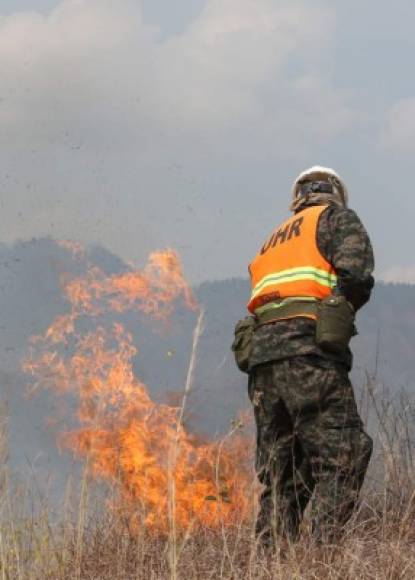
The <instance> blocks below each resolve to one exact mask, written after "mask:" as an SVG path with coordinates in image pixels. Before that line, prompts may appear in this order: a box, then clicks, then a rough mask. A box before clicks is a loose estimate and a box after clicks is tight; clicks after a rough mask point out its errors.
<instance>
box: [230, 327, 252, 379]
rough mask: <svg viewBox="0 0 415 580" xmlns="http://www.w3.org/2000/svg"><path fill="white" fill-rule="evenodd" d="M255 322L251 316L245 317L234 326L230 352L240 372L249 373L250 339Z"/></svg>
mask: <svg viewBox="0 0 415 580" xmlns="http://www.w3.org/2000/svg"><path fill="white" fill-rule="evenodd" d="M256 325H257V321H256V319H255V318H254V317H253V316H247V317H246V318H244V319H243V320H240V321H239V322H238V323H237V324H236V326H235V338H234V341H233V343H232V351H233V354H234V356H235V362H236V364H237V366H238V368H239V370H240V371H242V372H243V373H247V372H249V359H250V357H251V349H252V337H253V335H254V331H255V327H256Z"/></svg>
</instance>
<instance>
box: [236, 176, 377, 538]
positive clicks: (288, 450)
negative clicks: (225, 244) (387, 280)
mask: <svg viewBox="0 0 415 580" xmlns="http://www.w3.org/2000/svg"><path fill="white" fill-rule="evenodd" d="M290 209H291V211H292V213H293V215H292V217H290V218H289V219H288V220H287V221H286V222H285V223H283V224H282V225H280V226H279V227H277V228H276V229H275V230H274V232H272V234H271V235H270V236H269V238H268V239H267V240H266V241H265V243H264V244H263V246H262V247H261V249H260V250H259V252H258V254H257V255H256V256H255V258H254V259H253V261H252V262H251V264H250V266H249V272H250V276H251V284H252V295H251V299H250V302H249V304H248V309H249V311H250V312H251V315H252V316H251V317H250V319H249V320H250V323H251V325H250V328H251V333H250V335H249V336H250V340H249V341H248V342H249V361H248V372H249V397H250V399H251V402H252V404H253V408H254V414H255V421H256V427H257V453H256V468H257V474H258V478H259V480H260V482H261V483H262V485H263V492H262V495H261V498H260V511H259V516H258V520H257V533H258V536H259V537H260V538H261V540H262V541H263V542H264V543H266V544H270V543H271V544H272V545H275V541H276V539H277V537H281V536H284V537H286V538H289V539H291V540H294V541H295V539H296V538H297V537H298V535H299V528H300V523H301V520H302V516H303V513H304V510H305V508H306V506H307V505H308V503H309V501H311V522H312V531H313V534H314V536H315V537H316V538H317V539H318V540H319V541H333V540H334V539H335V538H337V537H339V534H341V531H342V529H343V528H344V525H345V524H346V522H347V521H348V520H349V518H350V516H351V514H352V513H353V510H354V508H355V506H356V502H357V500H358V495H359V491H360V488H361V486H362V483H363V480H364V477H365V473H366V469H367V466H368V463H369V460H370V456H371V453H372V440H371V438H370V437H369V435H368V434H367V433H366V432H365V430H364V427H363V424H362V420H361V418H360V416H359V413H358V410H357V407H356V401H355V395H354V392H353V387H352V384H351V382H350V379H349V372H350V370H351V368H352V353H351V351H350V348H349V341H350V338H351V337H352V335H353V334H354V329H355V326H354V317H355V313H356V312H357V311H358V310H359V309H360V308H361V307H362V306H363V305H364V304H365V303H366V302H368V300H369V298H370V295H371V291H372V288H373V285H374V280H373V276H372V273H373V270H374V258H373V250H372V245H371V242H370V239H369V237H368V234H367V232H366V230H365V228H364V226H363V225H362V222H361V221H360V219H359V217H358V216H357V215H356V213H355V212H354V211H353V210H351V209H349V208H348V192H347V188H346V185H345V183H344V182H343V180H342V179H341V177H340V176H339V175H338V174H337V173H336V172H335V171H333V170H332V169H329V168H326V167H318V166H316V167H312V168H310V169H308V170H307V171H304V172H303V173H301V174H300V175H299V176H298V177H297V179H296V180H295V182H294V185H293V189H292V203H291V206H290ZM245 370H246V369H245Z"/></svg>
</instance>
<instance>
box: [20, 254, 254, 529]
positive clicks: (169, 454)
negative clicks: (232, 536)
mask: <svg viewBox="0 0 415 580" xmlns="http://www.w3.org/2000/svg"><path fill="white" fill-rule="evenodd" d="M64 291H65V295H66V297H67V299H68V301H69V303H70V305H71V311H70V313H69V314H65V315H61V316H59V317H57V318H56V320H55V321H54V322H53V323H52V324H51V326H50V327H49V328H48V330H47V331H46V333H45V334H44V335H43V336H41V337H35V338H34V339H33V340H32V351H31V354H30V356H29V358H28V359H27V360H26V361H25V364H24V368H25V370H26V371H27V372H28V373H30V374H31V375H32V376H33V377H34V378H35V379H36V384H37V385H38V386H39V385H40V386H42V387H45V388H53V389H58V390H59V391H64V392H70V393H74V394H76V396H77V399H78V402H79V405H78V411H77V420H78V423H79V428H78V429H76V430H72V431H70V432H66V433H63V434H61V436H60V443H61V445H62V447H63V448H65V449H69V450H72V451H73V452H74V453H75V454H77V455H78V456H79V457H81V458H84V459H87V460H88V465H89V468H90V472H91V474H92V475H93V476H94V477H95V478H101V479H104V480H106V481H108V482H110V483H111V484H113V485H115V486H117V489H119V491H120V499H121V500H122V504H123V506H127V508H128V511H129V513H130V516H131V522H132V523H135V524H136V525H138V524H139V523H141V522H143V523H145V525H146V526H148V528H149V529H151V530H154V531H165V530H166V529H167V527H168V519H169V514H170V517H171V515H172V506H173V512H174V518H175V525H177V528H178V529H186V528H187V527H188V526H190V525H197V524H204V525H208V526H210V527H215V526H217V525H219V524H221V523H229V522H232V521H236V520H239V521H240V519H241V518H244V517H247V515H248V513H249V510H250V500H249V499H248V497H247V496H248V495H249V494H247V490H248V489H249V488H250V485H251V481H252V476H251V473H250V469H249V467H248V465H249V460H250V449H249V446H247V445H246V441H244V440H243V439H242V438H241V436H237V437H236V436H234V437H230V438H228V440H227V441H226V442H225V443H222V444H221V443H219V442H209V443H207V442H202V441H199V440H198V439H197V438H196V437H195V436H194V435H191V434H189V433H188V432H186V430H185V429H184V428H183V426H182V425H181V424H180V419H179V417H180V412H179V409H178V408H177V407H172V406H168V405H161V404H156V403H155V402H154V401H152V399H151V398H150V396H149V393H148V390H147V388H146V386H145V385H144V384H143V383H141V382H140V381H139V380H138V379H137V378H136V377H135V376H134V372H133V359H134V356H135V355H136V353H137V349H136V347H135V346H134V344H133V340H132V336H131V334H130V333H129V332H127V330H126V329H125V328H124V327H123V326H122V325H121V324H119V323H116V324H113V326H112V328H110V329H106V328H104V327H103V326H102V325H99V324H98V323H97V324H96V328H95V329H94V330H93V331H91V332H87V333H84V334H82V333H81V332H80V331H79V330H78V327H79V325H78V324H77V323H78V319H79V318H80V317H81V316H82V317H85V316H89V317H90V318H91V320H93V318H94V317H96V316H98V315H100V314H105V313H108V312H115V313H121V312H126V311H129V310H138V311H141V312H144V313H146V314H150V315H152V316H154V317H155V318H157V319H159V320H166V319H167V318H168V317H169V316H170V314H171V313H172V311H173V309H174V305H175V303H176V301H177V300H178V299H180V298H182V299H184V301H185V303H186V304H187V306H188V307H189V308H191V309H197V304H196V301H195V299H194V297H193V295H192V292H191V289H190V287H189V286H188V284H187V282H186V280H185V278H184V276H183V272H182V268H181V264H180V260H179V258H178V256H177V254H176V253H175V252H173V251H172V250H166V251H164V252H156V253H153V254H151V256H150V258H149V263H148V265H147V266H146V267H145V268H144V269H143V270H142V271H130V272H126V273H124V274H121V275H117V276H109V277H108V276H105V274H104V273H103V272H102V271H101V270H99V269H98V268H96V267H94V268H90V269H89V271H88V273H87V275H86V276H85V277H83V278H79V279H75V280H71V281H69V282H68V281H67V282H66V283H65V286H64ZM68 352H70V353H71V354H70V355H68ZM172 489H174V493H173V494H172V493H171V490H172Z"/></svg>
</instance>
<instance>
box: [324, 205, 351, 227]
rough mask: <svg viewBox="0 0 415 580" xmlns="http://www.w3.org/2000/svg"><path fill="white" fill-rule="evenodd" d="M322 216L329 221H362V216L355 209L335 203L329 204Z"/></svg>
mask: <svg viewBox="0 0 415 580" xmlns="http://www.w3.org/2000/svg"><path fill="white" fill-rule="evenodd" d="M321 217H322V218H323V217H324V218H325V219H327V220H329V221H337V222H338V221H341V222H358V223H359V222H360V218H359V216H358V215H357V213H356V212H355V210H354V209H351V208H350V207H341V206H339V205H335V204H331V205H329V206H327V207H326V209H325V210H324V212H323V214H322V216H321Z"/></svg>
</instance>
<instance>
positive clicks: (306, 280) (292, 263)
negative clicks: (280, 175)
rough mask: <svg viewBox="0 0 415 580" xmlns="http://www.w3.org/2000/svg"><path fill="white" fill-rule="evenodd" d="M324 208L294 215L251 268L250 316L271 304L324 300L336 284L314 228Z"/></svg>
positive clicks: (281, 227)
mask: <svg viewBox="0 0 415 580" xmlns="http://www.w3.org/2000/svg"><path fill="white" fill-rule="evenodd" d="M326 208H327V206H315V207H311V208H307V209H305V210H304V211H302V212H300V213H298V214H295V215H294V216H293V217H292V218H290V219H289V220H287V221H286V222H285V223H284V224H282V226H280V227H279V228H277V229H276V230H275V231H274V232H273V234H272V235H271V237H270V238H269V239H268V241H267V242H266V243H265V244H264V246H263V247H262V249H261V251H260V252H259V253H258V254H257V256H256V257H255V258H254V260H253V261H252V263H251V264H250V267H249V271H250V274H251V284H252V295H251V300H250V302H249V304H248V308H249V310H250V311H251V312H255V310H256V309H257V308H259V307H261V306H263V305H264V304H267V302H270V301H272V300H281V299H282V300H284V299H286V298H291V297H304V298H314V299H319V300H321V299H323V298H326V297H327V296H329V295H330V294H331V291H332V289H333V288H334V287H335V286H336V284H337V276H336V272H335V270H334V268H333V266H332V265H331V264H330V263H329V262H328V261H327V260H326V259H325V258H324V256H323V255H322V254H321V252H320V250H319V248H318V245H317V228H318V222H319V219H320V216H321V214H322V213H323V212H324V211H325V209H326Z"/></svg>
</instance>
